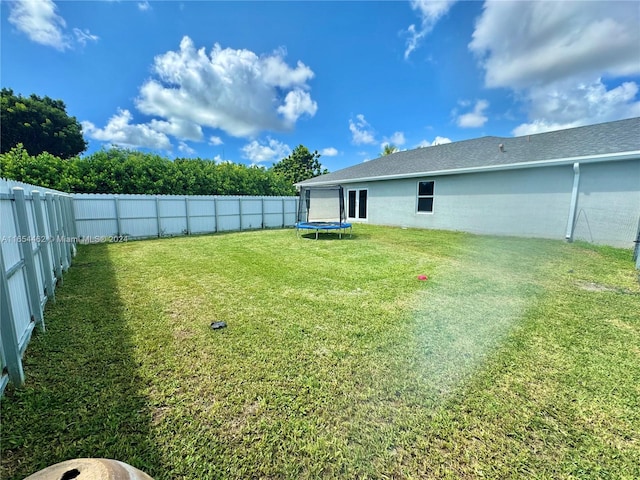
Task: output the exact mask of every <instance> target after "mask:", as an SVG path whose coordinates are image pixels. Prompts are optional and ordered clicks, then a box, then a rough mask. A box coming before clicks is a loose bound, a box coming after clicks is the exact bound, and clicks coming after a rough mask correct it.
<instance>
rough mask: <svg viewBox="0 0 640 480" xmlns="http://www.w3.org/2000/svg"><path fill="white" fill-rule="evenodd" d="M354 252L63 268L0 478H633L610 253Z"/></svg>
mask: <svg viewBox="0 0 640 480" xmlns="http://www.w3.org/2000/svg"><path fill="white" fill-rule="evenodd" d="M354 232H355V233H354V236H353V238H352V239H343V240H337V239H335V240H333V239H329V238H330V237H324V238H326V239H328V240H326V241H325V240H324V239H323V238H321V239H320V240H319V241H315V240H307V239H296V236H295V233H294V232H293V231H291V230H281V231H258V232H242V233H234V234H224V235H214V236H206V237H184V238H175V239H163V240H158V241H144V242H132V243H128V244H117V245H95V246H87V247H84V248H81V249H80V252H79V255H78V257H77V258H76V260H75V263H74V266H73V268H72V269H71V270H69V272H68V273H67V275H66V277H65V283H64V285H63V286H62V287H61V288H60V289H59V290H58V294H57V302H56V303H55V304H52V305H49V306H48V307H47V311H46V315H45V319H46V321H47V333H46V334H44V335H40V334H38V335H36V336H35V338H34V339H33V340H32V343H31V345H30V346H29V349H28V351H27V354H26V357H25V370H26V373H27V383H26V385H25V387H23V388H22V389H14V388H12V387H9V388H8V389H7V392H6V398H4V399H3V400H2V406H1V408H2V411H1V413H2V438H1V442H2V443H1V448H2V478H8V479H20V478H23V477H25V476H27V475H29V474H31V473H33V472H35V471H37V470H39V469H42V468H45V467H47V466H48V465H51V464H53V463H57V462H60V461H63V460H67V459H69V458H76V457H108V458H116V459H119V460H122V461H124V462H127V463H130V464H132V465H134V466H136V467H138V468H140V469H142V470H144V471H146V472H147V473H149V474H150V475H151V476H153V477H154V478H155V479H156V480H162V479H215V478H238V479H239V478H296V479H298V478H301V479H304V478H309V479H312V478H376V479H388V478H408V479H411V478H416V479H417V478H500V479H503V478H522V477H531V478H541V479H544V478H549V479H551V478H553V479H562V478H594V479H595V478H628V479H633V478H639V477H640V436H639V435H638V432H639V431H640V407H639V404H638V399H639V398H640V315H639V314H638V312H640V286H639V284H638V275H637V271H635V270H634V268H633V263H632V261H631V258H630V252H629V251H628V250H618V249H612V248H605V247H594V246H592V245H587V244H566V243H563V242H556V241H545V240H529V239H515V238H496V237H482V236H474V235H468V234H463V233H451V232H439V231H422V230H410V229H409V230H403V229H394V228H383V227H373V226H365V225H362V226H361V225H358V226H357V228H355V229H354ZM418 274H427V275H429V280H428V281H426V282H420V281H418V280H417V278H416V277H417V275H418ZM213 321H225V322H227V324H228V327H227V328H226V329H224V330H217V331H213V330H211V329H210V328H209V324H210V323H211V322H213Z"/></svg>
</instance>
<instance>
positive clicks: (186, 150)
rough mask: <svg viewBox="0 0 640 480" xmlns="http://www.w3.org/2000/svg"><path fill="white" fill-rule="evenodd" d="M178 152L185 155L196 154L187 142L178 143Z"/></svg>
mask: <svg viewBox="0 0 640 480" xmlns="http://www.w3.org/2000/svg"><path fill="white" fill-rule="evenodd" d="M178 151H179V152H180V153H183V154H185V155H194V154H195V153H196V151H195V150H194V149H193V148H191V147H190V146H189V145H187V144H186V143H185V142H180V143H178Z"/></svg>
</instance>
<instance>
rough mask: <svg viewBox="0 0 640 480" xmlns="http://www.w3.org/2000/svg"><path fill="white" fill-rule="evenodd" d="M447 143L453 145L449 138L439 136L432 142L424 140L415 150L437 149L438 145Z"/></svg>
mask: <svg viewBox="0 0 640 480" xmlns="http://www.w3.org/2000/svg"><path fill="white" fill-rule="evenodd" d="M445 143H451V140H450V139H448V138H447V137H440V136H437V137H436V138H435V139H434V140H433V141H432V142H430V141H429V140H422V141H421V142H420V143H419V144H418V145H416V147H415V148H424V147H435V146H436V145H444V144H445Z"/></svg>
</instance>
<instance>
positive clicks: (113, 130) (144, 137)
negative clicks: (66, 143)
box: [82, 110, 171, 150]
mask: <svg viewBox="0 0 640 480" xmlns="http://www.w3.org/2000/svg"><path fill="white" fill-rule="evenodd" d="M132 118H133V117H132V115H131V112H129V111H128V110H119V111H118V113H117V114H116V115H114V116H113V117H111V118H110V119H109V122H108V123H107V125H106V126H105V127H104V128H96V126H95V125H94V124H93V123H91V122H86V121H85V122H82V130H83V133H84V134H85V135H87V136H89V137H90V138H93V139H95V140H99V141H102V142H109V143H111V144H113V145H118V146H122V147H127V148H138V147H144V148H151V149H155V150H170V149H171V142H170V141H169V138H168V137H167V136H166V135H165V134H164V133H162V132H158V131H157V130H154V129H153V128H151V127H150V126H149V125H145V124H133V125H132V124H131V123H130V122H131V119H132Z"/></svg>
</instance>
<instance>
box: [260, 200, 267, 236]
mask: <svg viewBox="0 0 640 480" xmlns="http://www.w3.org/2000/svg"><path fill="white" fill-rule="evenodd" d="M260 208H261V209H262V228H263V229H265V228H267V227H266V225H265V224H264V197H260Z"/></svg>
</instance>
